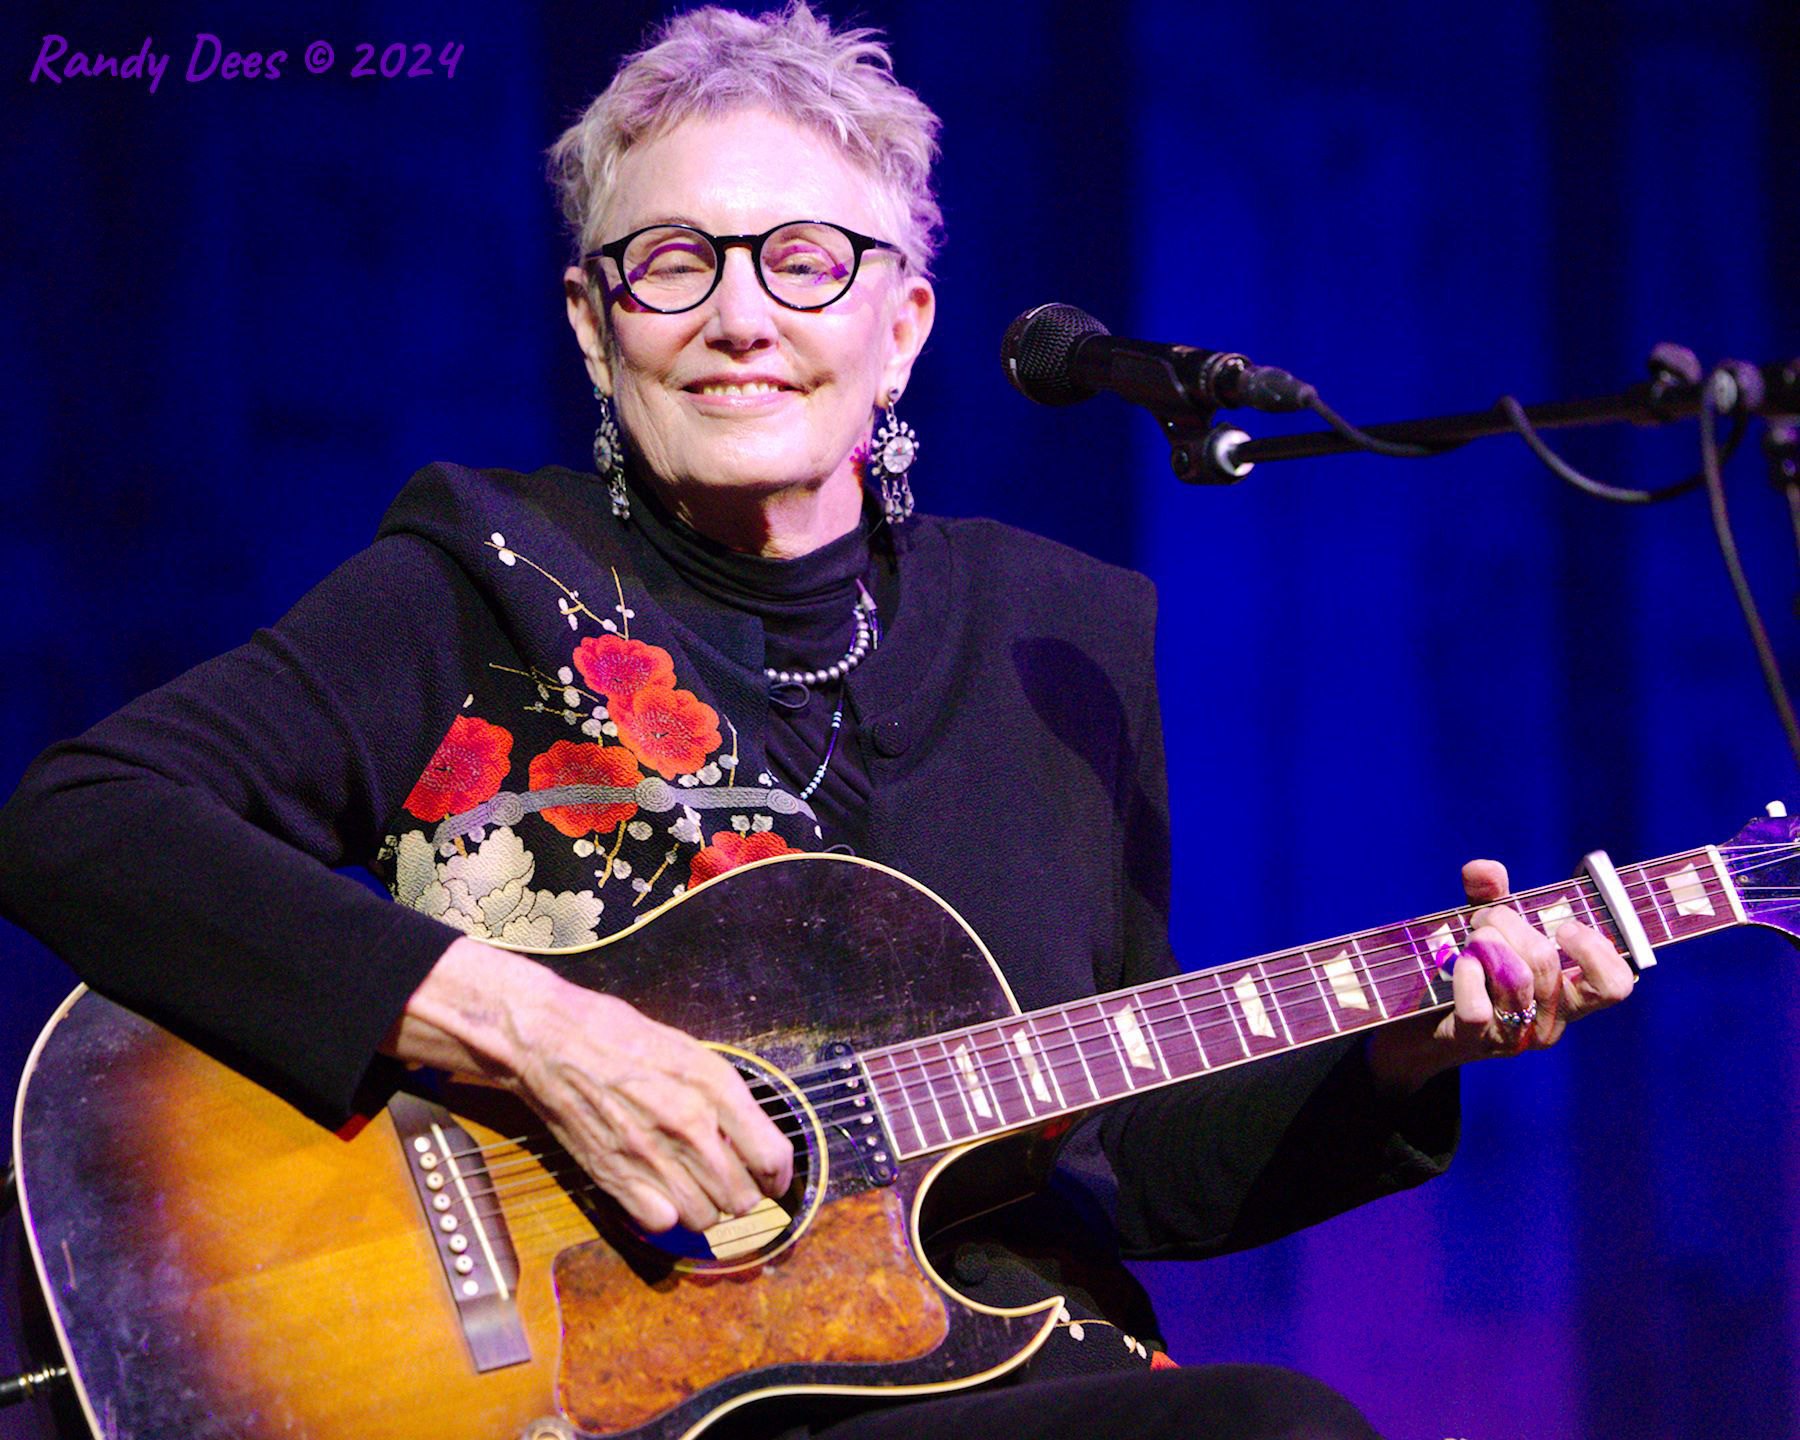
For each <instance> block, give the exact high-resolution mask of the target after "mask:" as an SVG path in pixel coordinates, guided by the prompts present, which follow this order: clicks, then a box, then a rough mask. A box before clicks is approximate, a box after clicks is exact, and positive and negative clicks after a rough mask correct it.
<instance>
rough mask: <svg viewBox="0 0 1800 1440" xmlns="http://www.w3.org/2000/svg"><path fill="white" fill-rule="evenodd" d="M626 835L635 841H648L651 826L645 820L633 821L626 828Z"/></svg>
mask: <svg viewBox="0 0 1800 1440" xmlns="http://www.w3.org/2000/svg"><path fill="white" fill-rule="evenodd" d="M625 833H626V834H627V835H629V836H630V837H631V838H632V839H633V840H648V839H649V838H650V826H649V824H648V823H646V822H645V821H643V820H633V821H632V822H631V823H630V824H629V825H627V826H626V827H625Z"/></svg>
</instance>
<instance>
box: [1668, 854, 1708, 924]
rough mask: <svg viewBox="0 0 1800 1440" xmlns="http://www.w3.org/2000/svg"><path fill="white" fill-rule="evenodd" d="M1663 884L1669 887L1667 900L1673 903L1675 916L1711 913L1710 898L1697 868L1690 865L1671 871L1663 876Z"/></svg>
mask: <svg viewBox="0 0 1800 1440" xmlns="http://www.w3.org/2000/svg"><path fill="white" fill-rule="evenodd" d="M1663 884H1665V885H1667V886H1668V887H1669V898H1670V899H1671V900H1673V901H1674V902H1675V913H1676V914H1677V915H1711V914H1712V913H1713V907H1712V897H1711V896H1709V895H1708V894H1707V893H1706V882H1705V881H1704V880H1702V879H1701V878H1700V871H1699V869H1698V868H1697V867H1695V866H1693V865H1691V864H1690V865H1686V866H1683V867H1682V868H1681V869H1680V870H1676V871H1672V872H1671V873H1670V874H1667V875H1665V876H1663Z"/></svg>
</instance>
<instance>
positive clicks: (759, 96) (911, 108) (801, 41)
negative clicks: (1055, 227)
mask: <svg viewBox="0 0 1800 1440" xmlns="http://www.w3.org/2000/svg"><path fill="white" fill-rule="evenodd" d="M878 36H879V32H878V31H875V30H870V29H855V30H837V31H834V30H833V29H832V28H831V24H830V22H829V21H827V20H825V19H823V18H822V17H820V16H817V15H815V14H813V12H812V10H811V9H810V8H809V7H808V6H807V4H806V0H789V4H788V5H787V6H786V8H784V9H781V10H771V11H769V12H767V13H766V14H763V15H759V16H756V17H754V18H752V17H751V16H748V15H740V14H737V13H736V12H735V11H731V10H722V9H720V8H719V7H717V6H710V5H709V6H707V7H706V8H705V9H702V10H690V11H688V12H687V13H686V14H683V15H676V16H674V17H673V18H671V19H669V20H668V21H665V22H664V24H663V25H662V26H661V28H660V29H659V30H658V31H657V32H656V34H655V36H654V37H653V39H652V41H651V43H650V44H649V45H647V46H645V47H644V48H643V49H642V50H639V51H638V52H637V53H636V54H635V55H630V56H628V57H626V59H625V61H624V62H623V63H622V64H621V65H620V66H619V70H618V73H617V74H616V75H614V76H613V79H612V83H611V84H610V85H608V86H607V87H606V89H605V90H604V91H602V92H601V93H600V94H599V95H598V96H596V97H595V99H594V100H593V102H592V103H591V104H589V106H588V107H587V109H586V110H585V111H583V112H582V115H581V118H580V119H579V120H577V121H576V122H575V123H574V124H573V125H571V126H570V127H569V128H568V129H567V130H565V131H564V132H563V133H562V135H561V137H560V138H559V139H558V140H557V142H556V144H554V145H552V146H551V147H550V152H549V154H550V181H551V183H552V184H553V185H554V186H555V187H556V192H557V199H558V202H559V204H560V206H561V208H562V214H563V219H564V221H565V222H566V224H567V225H568V229H569V232H570V234H571V236H572V237H573V238H574V241H575V245H576V254H577V256H578V257H579V256H580V255H581V254H585V253H586V252H587V251H590V250H595V249H598V248H599V246H600V244H601V243H602V237H601V235H600V233H599V226H600V223H601V219H602V217H603V216H604V214H605V211H606V201H607V198H608V196H609V195H610V194H611V191H612V187H613V183H614V181H615V179H616V177H617V175H618V169H619V161H620V160H621V159H622V158H623V157H624V155H625V152H626V151H627V150H629V149H630V148H631V147H632V146H633V145H637V144H640V143H642V142H644V141H646V140H651V139H655V138H656V137H657V136H659V135H663V134H665V133H667V132H668V131H670V130H672V129H674V128H675V127H676V126H677V125H679V124H680V123H681V122H682V121H683V120H688V119H691V118H693V117H695V116H704V117H713V116H717V115H723V114H728V113H730V112H731V111H733V110H741V109H750V108H758V107H760V108H765V109H768V110H771V111H773V112H774V113H776V114H778V115H782V116H785V117H786V118H787V119H789V120H791V121H793V122H794V123H795V124H797V125H801V126H805V127H807V128H810V129H812V130H815V131H818V132H820V133H822V134H824V135H826V136H829V137H830V138H831V139H833V140H835V141H837V143H838V145H839V146H841V147H842V148H843V151H844V154H845V155H846V157H847V158H849V159H850V160H851V161H852V162H853V163H854V164H855V165H857V166H858V167H859V168H860V169H862V170H863V171H865V172H866V173H867V174H868V175H869V177H870V179H871V180H872V181H873V182H874V185H875V191H876V209H877V213H878V214H879V215H880V216H881V217H882V220H883V223H884V224H892V225H893V226H894V227H895V229H894V233H892V234H891V235H887V236H883V237H882V238H884V239H891V240H892V241H893V242H894V243H895V244H896V245H898V246H899V247H900V250H901V253H902V254H903V255H904V256H905V258H906V263H907V266H908V267H909V268H910V269H911V270H912V271H913V272H914V273H915V274H918V275H929V274H930V271H931V257H932V255H933V253H934V252H935V251H936V249H937V244H938V235H939V232H940V231H941V230H942V228H943V223H944V216H943V211H942V210H940V209H939V208H938V203H937V199H936V197H935V196H934V195H933V194H932V193H931V164H932V161H933V160H934V159H935V158H936V156H937V132H938V128H939V121H938V118H937V116H936V115H934V114H933V113H932V111H931V108H930V107H929V106H928V105H926V104H925V102H924V101H923V100H921V99H920V98H919V97H918V96H917V95H915V94H914V93H913V92H912V91H911V90H909V89H907V88H906V86H904V85H902V84H901V83H900V82H899V81H898V80H896V79H895V78H894V69H893V61H892V59H891V58H890V57H889V55H888V51H887V46H885V45H884V44H882V43H881V41H880V39H879V38H878ZM797 218H806V219H831V218H832V217H831V216H806V217H797Z"/></svg>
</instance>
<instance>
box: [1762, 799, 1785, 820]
mask: <svg viewBox="0 0 1800 1440" xmlns="http://www.w3.org/2000/svg"><path fill="white" fill-rule="evenodd" d="M1763 809H1765V810H1767V811H1768V812H1769V818H1770V819H1771V820H1780V819H1782V818H1783V817H1784V816H1785V815H1786V814H1787V805H1786V803H1785V802H1783V801H1780V800H1771V801H1770V802H1769V803H1768V804H1767V805H1765V806H1763Z"/></svg>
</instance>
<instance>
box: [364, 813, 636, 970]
mask: <svg viewBox="0 0 1800 1440" xmlns="http://www.w3.org/2000/svg"><path fill="white" fill-rule="evenodd" d="M465 843H466V842H465ZM536 869H537V863H536V861H535V860H533V859H532V855H531V852H530V851H529V850H527V849H526V848H525V845H524V842H523V841H521V840H520V839H519V837H518V836H517V835H516V834H515V833H514V832H513V830H512V827H511V826H509V825H501V826H497V827H496V828H495V829H494V830H493V831H491V832H490V833H489V834H488V836H487V838H486V839H485V840H483V841H480V842H479V843H477V845H476V847H475V849H473V850H471V851H468V852H467V853H466V854H463V853H456V852H454V851H453V852H452V853H451V854H450V856H449V857H448V858H447V859H444V860H437V859H436V858H435V857H433V855H432V853H431V841H430V840H429V839H428V838H426V836H425V834H424V833H423V832H422V831H419V830H411V831H408V832H407V833H406V834H405V835H402V836H401V837H400V841H399V844H398V845H396V846H395V853H394V898H395V899H396V900H398V901H399V902H400V903H401V904H403V905H409V906H411V907H412V908H413V909H415V910H419V911H422V912H423V913H425V914H427V915H431V916H435V917H436V918H437V919H439V920H442V921H443V922H444V923H445V924H447V925H454V926H456V928H457V929H459V930H463V931H466V932H467V933H468V934H470V935H474V936H476V937H477V938H479V939H484V940H504V941H506V942H508V943H509V944H514V945H529V946H533V947H537V948H543V947H547V946H561V945H584V944H591V943H593V941H595V940H596V939H598V938H599V937H598V936H597V935H596V934H595V928H594V927H595V926H596V924H597V923H598V922H599V919H600V912H601V910H602V909H603V908H604V906H603V903H602V902H601V901H600V899H599V898H598V897H596V896H595V894H594V893H593V891H591V890H580V891H570V890H564V891H561V892H552V891H549V890H533V889H532V888H531V878H532V876H533V874H534V873H535V872H536Z"/></svg>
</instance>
